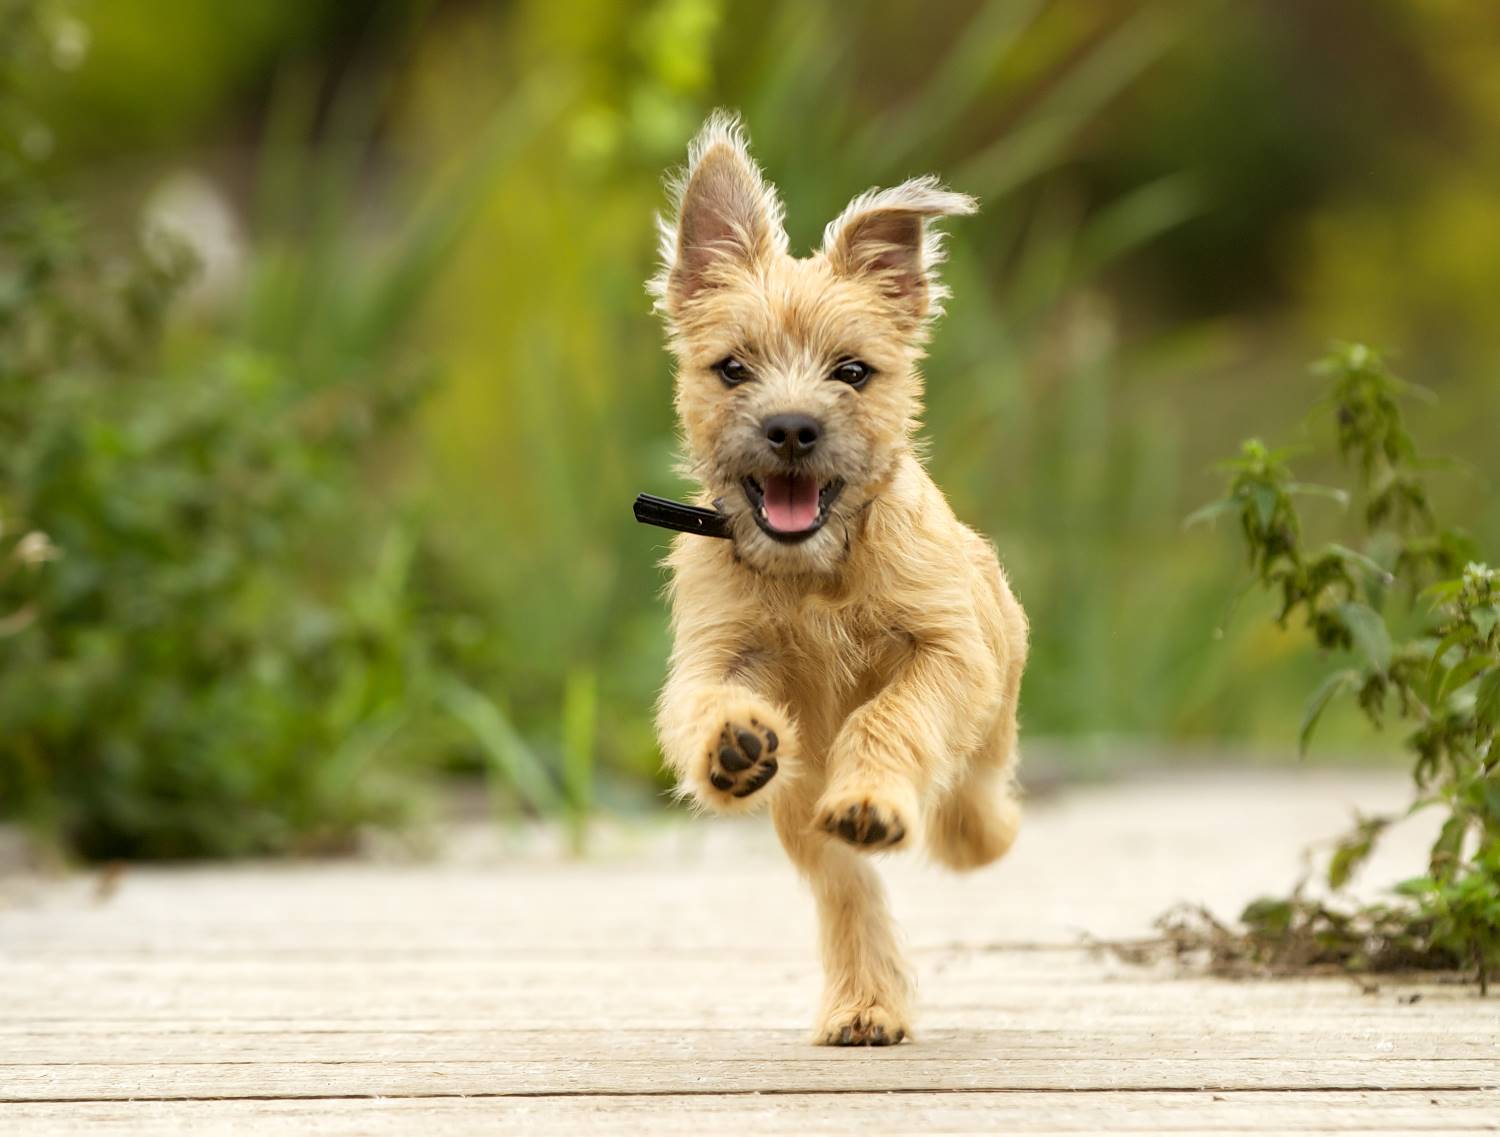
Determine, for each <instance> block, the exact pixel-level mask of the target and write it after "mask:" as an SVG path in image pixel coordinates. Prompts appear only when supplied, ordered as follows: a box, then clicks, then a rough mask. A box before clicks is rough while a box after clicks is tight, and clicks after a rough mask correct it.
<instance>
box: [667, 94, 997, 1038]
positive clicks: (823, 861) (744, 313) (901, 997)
mask: <svg viewBox="0 0 1500 1137" xmlns="http://www.w3.org/2000/svg"><path fill="white" fill-rule="evenodd" d="M670 184H671V190H672V210H671V215H670V216H668V217H664V218H662V219H661V260H662V263H661V268H660V271H659V272H658V273H657V275H656V276H655V278H654V279H653V280H652V281H651V284H650V290H651V292H652V294H653V295H654V296H655V299H656V307H657V310H658V311H659V312H660V313H661V315H662V316H663V318H664V321H665V324H666V329H667V337H668V343H669V346H670V349H671V352H672V354H673V355H674V356H675V358H676V364H677V369H676V400H675V401H676V408H677V414H678V417H679V419H680V422H681V427H682V434H683V439H684V444H685V448H686V453H687V461H688V468H689V470H690V472H691V474H692V476H693V477H694V478H695V479H696V480H697V482H698V483H699V484H700V486H701V487H702V492H701V495H700V497H699V501H700V503H701V504H703V505H709V504H712V506H713V507H714V508H715V509H717V511H718V514H719V515H720V517H721V518H722V528H723V530H724V535H727V536H729V538H730V539H729V540H727V541H721V540H710V539H706V538H704V537H701V536H693V535H684V536H679V537H678V538H676V540H675V543H674V545H673V548H672V552H671V554H670V556H669V557H668V561H667V563H668V565H669V567H670V570H671V574H672V585H671V605H672V628H673V635H674V649H673V652H672V659H671V668H670V674H669V676H668V678H667V681H666V685H665V687H664V689H663V691H662V694H661V700H660V704H659V707H658V717H657V727H658V732H659V735H660V740H661V745H662V749H663V752H664V754H665V756H666V760H667V762H668V764H669V765H670V767H671V769H672V770H673V771H674V772H675V774H676V777H677V779H678V784H679V791H680V793H681V794H682V795H683V796H685V797H690V798H691V799H692V800H693V801H694V802H696V803H697V805H699V806H701V807H702V808H704V809H708V810H715V811H719V812H724V813H738V812H742V811H745V810H749V809H753V808H755V807H757V806H759V805H761V804H762V803H768V804H769V806H770V810H771V815H772V818H773V820H774V822H775V826H776V832H777V834H778V835H779V837H780V839H781V843H782V845H783V846H784V847H785V849H786V852H787V855H788V856H789V857H790V858H791V860H792V861H793V863H794V864H795V865H796V866H797V868H798V869H799V870H800V871H801V872H802V873H803V874H804V875H805V876H806V878H807V880H808V881H809V883H810V884H811V888H812V892H813V894H814V896H815V898H816V901H817V907H818V917H819V924H820V939H821V946H822V957H823V968H824V972H825V981H826V987H825V992H824V996H823V1002H822V1009H821V1011H820V1013H819V1017H818V1020H817V1026H816V1029H815V1032H814V1041H816V1042H820V1043H825V1044H829V1045H843V1046H851V1045H852V1046H858V1045H873V1046H883V1045H888V1044H893V1043H898V1042H900V1041H901V1040H902V1039H903V1038H906V1037H908V1035H909V1034H910V1031H911V1008H910V1002H911V978H910V974H909V970H908V968H907V965H906V962H905V960H904V959H903V957H902V953H901V950H900V947H899V946H898V942H897V936H896V933H895V929H894V927H893V925H892V922H891V918H890V915H889V912H888V911H887V907H886V902H885V896H884V892H883V889H882V887H881V884H880V880H879V877H878V876H877V875H876V873H875V871H874V869H873V867H872V866H871V864H870V862H869V861H868V859H867V857H866V854H869V853H878V852H886V851H891V850H899V849H908V848H915V847H916V846H918V845H919V844H920V845H922V846H924V847H925V848H926V849H927V850H928V852H929V853H930V854H931V855H932V856H933V857H934V858H935V859H936V860H938V861H939V862H941V863H943V864H944V865H947V866H949V867H951V868H954V869H971V868H975V867H977V866H979V865H984V864H988V863H989V862H991V861H993V860H995V859H996V858H997V857H999V856H1001V855H1002V854H1003V853H1005V851H1006V850H1007V849H1008V848H1009V847H1010V845H1011V843H1012V841H1014V840H1015V836H1016V829H1017V827H1018V824H1019V821H1020V806H1019V802H1018V800H1017V794H1016V789H1015V785H1014V773H1015V767H1016V701H1017V696H1018V694H1019V692H1020V686H1021V671H1022V668H1023V666H1024V665H1025V662H1026V643H1027V625H1026V617H1025V614H1024V613H1023V612H1022V610H1021V606H1020V604H1019V603H1018V602H1017V601H1016V598H1015V596H1014V595H1013V594H1012V592H1011V590H1010V587H1009V585H1008V584H1007V582H1006V578H1005V574H1004V572H1003V571H1002V570H1001V568H1000V565H999V562H998V560H997V559H996V556H995V551H994V549H993V548H992V547H991V546H990V544H989V543H988V542H987V541H986V540H984V539H983V538H981V537H980V536H979V535H978V534H976V533H975V532H974V531H973V530H971V529H969V528H967V527H966V526H964V525H963V524H961V523H960V522H959V521H958V519H957V518H956V517H955V516H954V514H953V511H952V509H951V508H950V507H949V505H948V502H947V500H946V499H945V498H944V497H943V494H942V492H941V491H940V490H939V489H938V488H937V486H936V485H935V484H934V483H933V481H932V479H931V477H929V476H928V473H927V471H926V469H925V468H924V467H923V464H922V459H921V456H920V452H919V449H918V447H917V446H916V444H915V442H914V434H915V432H916V430H917V427H918V415H919V413H920V410H921V396H922V377H921V375H920V373H919V371H918V362H919V361H920V360H921V358H922V355H923V348H924V345H925V344H926V342H927V339H928V336H929V332H930V329H931V325H932V323H933V320H934V318H935V317H936V316H937V315H938V314H939V312H940V310H941V307H942V302H943V299H944V298H945V296H946V295H947V292H946V289H945V288H944V287H943V285H942V283H941V282H940V281H939V280H938V278H937V275H936V270H937V266H938V264H939V263H940V262H941V260H942V245H941V240H940V235H939V234H937V233H936V232H934V231H933V230H932V228H931V226H932V222H933V221H934V220H935V219H936V218H940V217H945V216H955V215H961V214H969V213H973V212H974V210H975V202H974V200H973V199H972V198H969V197H966V196H964V195H963V194H960V193H953V192H951V191H949V190H946V189H944V188H943V187H942V186H941V185H940V184H939V183H938V181H937V180H936V179H935V178H932V177H921V178H915V179H913V180H911V181H908V182H906V183H905V184H903V185H900V186H897V187H896V188H894V189H885V190H871V191H870V192H867V193H863V194H860V195H859V196H858V197H856V198H855V199H854V200H853V201H852V202H850V203H849V205H848V207H847V208H846V209H845V210H844V211H843V213H841V214H840V215H839V216H838V217H836V218H835V219H834V220H833V221H832V223H830V224H829V225H828V227H827V228H826V229H825V230H824V233H823V244H822V248H821V249H819V250H818V251H817V252H815V253H813V254H812V255H811V256H809V257H806V258H798V257H794V256H792V255H790V254H789V253H788V250H787V237H786V233H785V231H784V230H783V227H782V218H783V209H782V204H781V202H780V200H779V198H778V196H777V193H776V190H775V188H774V187H773V186H772V185H770V184H768V183H767V182H766V180H765V179H764V178H763V177H762V175H761V172H760V169H759V168H758V167H757V165H756V163H755V162H754V160H753V159H752V158H751V157H750V153H749V149H748V145H747V140H746V137H745V132H744V130H743V128H742V127H741V125H740V123H739V121H738V119H737V118H735V117H733V116H730V115H727V114H724V113H722V112H720V113H716V114H714V115H713V116H712V117H710V118H709V120H708V122H707V123H706V124H705V125H704V126H703V129H702V131H701V132H700V133H699V134H698V136H697V138H696V139H695V140H694V141H693V143H692V145H691V148H690V149H689V152H688V163H687V166H686V167H685V168H684V169H683V170H682V171H681V172H680V174H679V175H678V176H677V177H676V178H674V179H673V180H672V182H671V183H670Z"/></svg>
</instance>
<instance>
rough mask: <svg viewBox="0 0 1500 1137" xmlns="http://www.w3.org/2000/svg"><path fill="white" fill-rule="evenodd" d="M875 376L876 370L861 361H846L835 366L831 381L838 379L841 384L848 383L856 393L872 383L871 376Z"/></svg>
mask: <svg viewBox="0 0 1500 1137" xmlns="http://www.w3.org/2000/svg"><path fill="white" fill-rule="evenodd" d="M874 374H875V368H873V367H871V366H870V365H869V364H868V363H865V362H864V361H862V360H859V359H845V360H841V361H839V363H837V364H835V365H834V368H833V371H832V373H830V374H829V376H828V377H829V378H830V379H837V380H838V381H839V382H840V383H847V384H849V386H851V387H853V388H854V389H855V390H856V391H857V390H859V389H860V388H861V387H863V386H864V385H865V384H866V383H868V382H869V381H870V376H871V375H874Z"/></svg>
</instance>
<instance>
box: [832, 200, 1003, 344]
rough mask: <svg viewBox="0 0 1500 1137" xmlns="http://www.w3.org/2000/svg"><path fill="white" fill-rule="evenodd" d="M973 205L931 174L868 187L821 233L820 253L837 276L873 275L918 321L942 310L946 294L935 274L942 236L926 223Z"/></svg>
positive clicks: (974, 204)
mask: <svg viewBox="0 0 1500 1137" xmlns="http://www.w3.org/2000/svg"><path fill="white" fill-rule="evenodd" d="M978 208H979V203H978V202H976V201H975V200H974V199H973V198H972V197H969V196H967V195H966V194H961V193H954V192H953V191H951V190H946V189H944V188H943V187H942V185H941V184H939V182H938V180H937V179H936V178H934V177H931V176H928V177H922V178H913V179H912V180H911V181H909V182H904V183H902V184H901V185H899V186H897V187H895V188H894V189H886V190H870V191H868V192H867V193H862V194H860V195H859V196H858V197H857V198H855V199H854V200H853V201H851V202H850V203H849V205H848V207H847V208H845V210H844V212H843V213H841V214H839V215H838V217H836V218H834V220H833V221H831V222H830V223H829V225H828V228H827V229H825V230H824V231H823V254H824V255H825V256H826V257H827V258H828V261H829V263H830V264H831V265H832V266H833V270H834V271H835V272H837V273H839V274H840V275H841V276H849V277H857V276H868V277H870V278H872V279H873V280H874V281H875V283H876V284H877V285H878V286H879V287H880V289H881V291H883V292H884V293H885V294H886V295H887V296H888V297H890V299H891V300H892V301H893V302H894V303H895V305H896V306H897V308H898V310H900V311H902V312H903V313H904V314H905V315H907V316H909V317H910V318H911V319H912V320H913V321H915V322H917V323H918V324H920V323H921V322H922V321H924V320H926V319H929V318H930V317H932V316H935V315H936V314H937V313H938V312H939V311H940V310H941V308H942V302H943V299H944V298H945V297H946V296H947V295H948V292H947V289H945V288H944V287H943V285H942V282H941V281H939V280H938V278H937V274H936V272H935V269H936V266H937V265H938V264H940V263H941V262H942V259H943V245H942V234H941V233H939V232H937V231H935V230H933V229H932V228H931V227H930V226H929V225H928V224H927V222H928V221H929V219H931V218H934V217H951V216H959V215H963V214H969V213H973V212H974V211H975V210H976V209H978Z"/></svg>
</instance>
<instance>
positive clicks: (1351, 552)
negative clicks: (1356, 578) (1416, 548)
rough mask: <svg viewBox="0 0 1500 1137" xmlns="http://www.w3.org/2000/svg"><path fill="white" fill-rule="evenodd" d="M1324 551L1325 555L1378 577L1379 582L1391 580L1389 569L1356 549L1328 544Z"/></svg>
mask: <svg viewBox="0 0 1500 1137" xmlns="http://www.w3.org/2000/svg"><path fill="white" fill-rule="evenodd" d="M1324 551H1325V552H1327V553H1332V554H1333V555H1334V556H1336V557H1338V558H1339V559H1340V560H1342V561H1348V562H1351V563H1353V564H1356V565H1358V566H1359V567H1360V568H1362V569H1364V570H1365V571H1366V572H1369V573H1373V574H1374V575H1375V576H1377V577H1379V578H1380V579H1381V580H1383V581H1385V582H1387V583H1389V582H1390V580H1391V579H1392V578H1391V572H1390V570H1389V569H1387V568H1386V567H1385V566H1384V565H1383V564H1381V563H1380V562H1379V561H1377V560H1375V559H1373V558H1372V557H1369V556H1367V555H1366V554H1364V553H1361V552H1359V551H1358V550H1357V549H1351V548H1348V547H1347V546H1344V545H1338V544H1332V543H1330V544H1329V545H1327V546H1326V547H1325V549H1324Z"/></svg>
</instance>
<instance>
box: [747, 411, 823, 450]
mask: <svg viewBox="0 0 1500 1137" xmlns="http://www.w3.org/2000/svg"><path fill="white" fill-rule="evenodd" d="M761 426H762V428H763V429H764V430H765V432H766V441H767V442H769V443H770V444H771V449H772V450H774V451H776V456H777V457H778V458H806V457H807V456H808V455H809V454H811V453H812V452H813V449H814V448H815V447H816V446H817V445H818V439H820V438H822V437H823V424H822V423H820V422H819V421H818V420H817V419H815V418H813V417H812V416H811V415H772V416H771V417H770V418H768V419H766V421H765V422H763V423H761Z"/></svg>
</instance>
